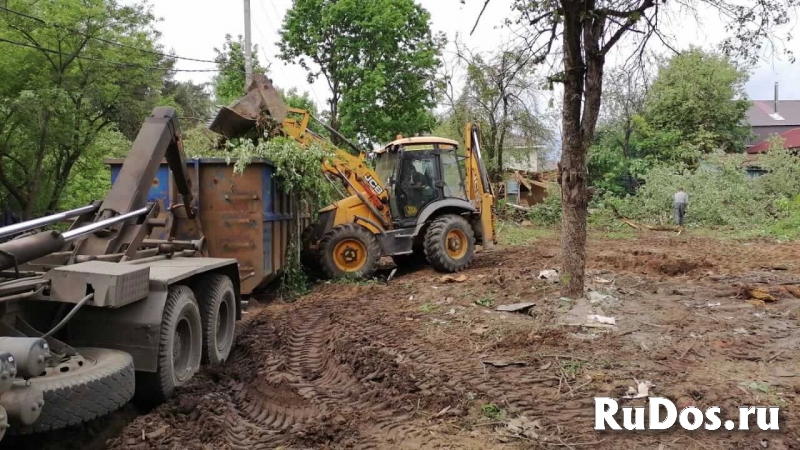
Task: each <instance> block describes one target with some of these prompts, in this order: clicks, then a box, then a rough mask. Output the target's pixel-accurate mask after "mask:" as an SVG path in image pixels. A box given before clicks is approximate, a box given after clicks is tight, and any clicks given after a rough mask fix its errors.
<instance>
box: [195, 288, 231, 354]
mask: <svg viewBox="0 0 800 450" xmlns="http://www.w3.org/2000/svg"><path fill="white" fill-rule="evenodd" d="M192 287H193V290H194V295H195V297H196V298H197V300H198V303H199V306H200V318H201V319H202V323H203V360H202V361H203V364H211V365H217V364H222V363H223V362H225V360H227V359H228V355H230V353H231V349H232V348H233V334H234V331H235V329H236V291H235V290H234V289H233V282H231V279H230V278H228V277H227V276H225V275H222V274H218V273H214V274H211V275H206V276H203V277H202V278H200V279H199V280H198V281H197V283H195V284H194V285H193V286H192Z"/></svg>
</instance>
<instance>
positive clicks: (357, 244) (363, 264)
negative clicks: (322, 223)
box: [319, 224, 381, 278]
mask: <svg viewBox="0 0 800 450" xmlns="http://www.w3.org/2000/svg"><path fill="white" fill-rule="evenodd" d="M319 248H320V256H321V263H322V271H323V272H324V273H325V275H326V276H327V277H328V278H341V277H354V278H369V277H370V276H372V274H373V273H375V269H376V268H377V266H378V260H379V259H380V257H381V248H380V246H379V245H378V239H377V238H376V237H375V235H373V234H372V233H370V232H369V230H367V229H366V228H364V227H362V226H360V225H356V224H346V225H339V226H338V227H334V228H333V229H332V230H331V231H329V232H327V233H326V234H325V236H323V237H322V240H321V241H320V244H319Z"/></svg>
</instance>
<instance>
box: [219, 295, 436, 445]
mask: <svg viewBox="0 0 800 450" xmlns="http://www.w3.org/2000/svg"><path fill="white" fill-rule="evenodd" d="M324 303H326V304H325V305H320V304H317V305H313V306H305V307H302V306H301V307H299V308H298V309H297V310H295V311H293V312H292V313H291V315H289V316H283V317H280V319H283V320H284V321H288V324H286V325H285V326H284V327H283V329H282V330H281V329H280V328H276V327H270V326H265V325H266V324H268V323H270V322H272V321H278V320H279V318H278V317H274V316H272V315H271V314H267V313H265V320H263V321H259V322H262V323H261V324H258V323H256V324H253V326H251V327H249V328H250V333H249V336H247V338H246V342H245V343H244V346H245V347H246V348H244V349H242V350H244V351H241V352H239V351H237V354H236V356H235V357H234V358H233V361H232V364H233V365H234V367H238V368H239V369H238V372H239V374H240V375H242V381H239V382H231V383H230V389H231V402H230V406H229V411H228V414H227V417H226V421H225V433H224V438H225V443H226V444H227V445H229V446H230V447H231V448H234V449H238V448H242V449H244V448H260V447H264V448H268V447H269V448H271V447H274V446H276V445H287V446H296V445H301V446H302V445H313V444H315V443H318V442H317V441H318V440H324V441H333V443H342V442H341V440H347V441H348V442H350V444H352V445H354V446H355V448H381V447H383V448H385V445H386V444H393V445H394V444H397V443H398V442H402V441H407V440H408V439H413V438H415V437H418V436H420V435H421V433H422V430H420V429H419V427H417V426H415V425H414V423H413V421H414V414H413V411H409V410H410V409H411V408H412V407H414V406H415V404H414V402H413V400H414V399H413V398H407V397H408V396H409V395H411V396H413V395H414V393H415V392H419V391H420V389H419V388H418V387H416V386H415V384H414V382H413V380H411V379H405V378H404V374H399V373H395V372H392V369H395V368H396V364H391V361H392V359H391V358H389V357H383V358H382V357H381V356H380V355H377V354H375V352H376V350H377V349H376V348H373V347H371V346H370V345H368V343H366V342H362V341H361V340H360V339H354V338H353V334H352V329H343V328H340V326H339V324H336V323H334V321H333V320H331V313H330V310H329V308H331V307H332V308H335V307H336V305H335V304H333V303H329V302H324ZM365 344H367V345H365ZM237 350H238V349H237ZM392 358H393V357H392ZM364 361H367V363H366V364H364ZM374 361H378V362H379V363H380V365H381V367H377V368H376V367H373V366H371V365H370V363H371V362H374ZM365 371H370V372H369V373H368V374H366V375H364V372H365ZM390 372H391V373H390ZM388 378H391V382H390V383H389V384H391V385H392V388H390V389H386V387H387V386H386V384H387V383H386V380H387V379H388ZM395 385H396V386H395ZM421 403H422V400H421V399H419V398H417V399H416V405H420V404H421ZM337 431H341V432H339V433H338V435H337ZM414 446H415V447H416V444H415V445H414Z"/></svg>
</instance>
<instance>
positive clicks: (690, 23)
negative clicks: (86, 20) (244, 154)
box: [130, 0, 800, 103]
mask: <svg viewBox="0 0 800 450" xmlns="http://www.w3.org/2000/svg"><path fill="white" fill-rule="evenodd" d="M130 1H132V0H130ZM418 2H419V3H421V4H422V5H423V6H424V7H425V8H426V9H428V11H430V13H431V17H432V22H433V30H434V31H443V32H445V33H446V34H447V37H448V40H449V41H450V44H449V45H448V50H447V51H446V53H445V54H444V56H445V57H447V58H452V57H453V54H452V51H453V44H452V42H453V40H454V39H455V36H456V33H459V34H460V35H461V37H462V40H463V42H464V43H465V44H467V46H468V47H470V48H472V49H477V50H481V51H491V50H492V49H495V48H497V47H498V46H499V45H500V44H501V43H502V42H503V41H504V40H506V39H508V37H509V31H508V30H507V29H504V28H502V27H501V25H502V23H503V20H504V18H506V17H508V16H509V5H510V4H511V3H512V0H492V2H491V3H490V7H489V8H488V9H487V11H486V12H485V13H484V16H483V18H482V20H481V22H480V24H479V25H478V28H477V30H476V31H475V33H474V34H473V35H472V36H469V32H470V30H471V29H472V26H473V24H474V23H475V19H476V18H477V17H478V13H479V11H480V8H481V6H482V5H483V1H481V0H466V5H462V4H461V2H460V1H459V0H418ZM151 4H152V5H153V9H154V12H155V14H156V16H157V17H159V18H161V19H162V20H161V22H160V23H159V24H158V25H157V27H158V29H159V30H160V31H161V32H162V33H163V35H162V38H161V42H162V43H163V44H164V46H165V48H166V49H168V50H169V49H172V50H174V51H175V52H176V53H177V54H178V55H181V56H186V57H192V58H200V59H213V57H214V51H213V48H214V47H219V46H221V45H222V43H223V42H224V37H225V34H226V33H230V34H232V35H234V36H236V35H238V34H243V33H244V8H243V3H242V2H241V1H239V0H151ZM291 4H292V0H251V16H252V24H253V26H252V39H253V43H254V44H258V46H259V55H258V56H259V59H260V60H261V61H262V63H263V61H264V60H267V61H268V62H269V64H270V75H271V76H272V78H273V81H274V83H275V85H276V86H278V87H281V88H284V89H288V88H291V87H297V88H298V89H299V90H300V91H309V92H311V93H312V98H315V100H317V102H318V103H323V102H324V101H325V100H326V99H327V94H328V91H327V88H326V85H325V82H324V81H323V80H318V81H316V82H315V83H314V84H313V85H309V84H308V83H307V82H306V74H305V72H304V71H303V70H302V69H301V68H300V67H299V66H295V65H287V64H285V63H283V62H282V61H280V60H279V59H278V58H277V57H276V56H275V55H276V54H277V53H278V48H277V46H276V45H275V42H277V41H278V29H279V28H280V25H281V23H282V21H283V16H284V14H285V12H286V10H287V9H288V8H289V7H290V6H291ZM703 16H704V17H703V20H702V23H701V24H697V23H696V22H695V21H694V20H691V19H687V18H686V17H683V16H675V17H672V18H665V20H667V22H666V25H667V26H666V31H665V33H666V34H667V35H668V39H669V40H670V41H671V44H672V45H673V46H675V47H676V48H678V49H679V50H680V49H685V48H687V47H688V46H689V45H701V46H704V47H711V46H713V45H715V44H716V43H717V42H719V41H720V40H721V39H722V36H723V34H724V29H723V28H722V21H721V20H720V19H719V17H717V16H716V14H715V13H712V12H708V13H704V14H703ZM796 25H797V19H796V18H795V19H794V20H793V23H792V26H793V27H795V26H796ZM786 31H790V29H787V30H786ZM787 45H788V47H789V48H791V49H793V50H794V53H795V55H796V56H798V57H800V40H795V41H792V42H790V43H788V44H787ZM653 48H654V49H656V50H657V51H663V52H668V50H666V48H665V47H663V46H660V45H657V43H656V44H654V46H653ZM620 52H624V49H620ZM177 67H178V68H180V69H206V68H213V65H210V64H208V63H198V62H190V61H179V62H178V66H177ZM212 76H213V74H209V73H180V74H179V75H178V78H179V79H192V80H194V81H197V82H202V81H209V80H210V79H211V77H212ZM775 82H779V83H780V95H781V98H783V99H800V62H798V63H796V64H794V65H792V64H789V62H788V61H786V59H785V58H784V59H780V58H766V59H765V60H764V61H763V62H762V63H761V64H760V66H759V67H757V68H754V69H752V76H751V79H750V81H749V82H748V84H747V86H746V89H747V94H748V96H749V97H750V98H751V99H771V98H772V93H773V86H774V83H775Z"/></svg>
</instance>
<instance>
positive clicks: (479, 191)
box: [464, 123, 497, 246]
mask: <svg viewBox="0 0 800 450" xmlns="http://www.w3.org/2000/svg"><path fill="white" fill-rule="evenodd" d="M464 144H465V147H466V152H467V158H466V161H465V163H466V164H465V165H466V174H465V175H466V183H465V184H466V187H467V198H469V200H470V201H471V202H472V203H473V204H474V205H475V208H476V209H477V211H478V212H479V213H480V223H481V228H482V233H483V242H484V246H490V245H491V244H492V243H494V244H496V243H497V236H496V234H495V223H496V218H495V214H494V209H493V208H494V200H495V198H494V192H493V190H492V184H491V183H490V182H489V173H488V172H487V171H486V165H484V163H483V158H482V157H481V134H480V128H478V125H477V124H474V123H468V124H467V125H466V128H465V130H464Z"/></svg>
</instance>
